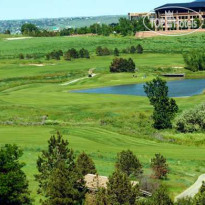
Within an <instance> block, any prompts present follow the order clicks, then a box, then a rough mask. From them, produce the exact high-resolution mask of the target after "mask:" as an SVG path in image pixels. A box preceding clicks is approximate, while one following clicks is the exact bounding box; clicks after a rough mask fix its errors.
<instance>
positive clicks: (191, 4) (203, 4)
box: [155, 0, 205, 10]
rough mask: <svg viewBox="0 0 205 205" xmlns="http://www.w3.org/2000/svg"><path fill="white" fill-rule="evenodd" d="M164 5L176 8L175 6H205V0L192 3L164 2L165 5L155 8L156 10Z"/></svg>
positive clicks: (192, 7) (191, 7) (193, 7)
mask: <svg viewBox="0 0 205 205" xmlns="http://www.w3.org/2000/svg"><path fill="white" fill-rule="evenodd" d="M163 7H168V8H170V9H171V8H175V7H184V8H189V9H195V8H205V0H196V1H193V2H190V3H172V4H164V5H163V6H160V7H157V8H155V10H160V9H161V8H163Z"/></svg>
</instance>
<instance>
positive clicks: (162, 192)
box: [148, 186, 174, 205]
mask: <svg viewBox="0 0 205 205" xmlns="http://www.w3.org/2000/svg"><path fill="white" fill-rule="evenodd" d="M148 204H149V205H173V204H174V203H173V202H172V200H171V198H170V197H169V195H168V193H167V189H166V188H165V187H164V186H160V187H159V189H157V190H156V191H155V193H154V194H153V196H152V198H151V199H150V201H149V203H148Z"/></svg>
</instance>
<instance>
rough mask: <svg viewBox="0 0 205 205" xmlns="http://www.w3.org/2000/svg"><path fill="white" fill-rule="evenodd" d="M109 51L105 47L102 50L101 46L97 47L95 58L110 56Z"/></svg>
mask: <svg viewBox="0 0 205 205" xmlns="http://www.w3.org/2000/svg"><path fill="white" fill-rule="evenodd" d="M111 53H112V52H111V51H110V50H109V49H108V48H107V47H105V48H102V47H101V46H98V47H97V48H96V55H97V56H108V55H111Z"/></svg>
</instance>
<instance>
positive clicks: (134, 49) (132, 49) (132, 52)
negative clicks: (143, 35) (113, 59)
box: [130, 46, 137, 54]
mask: <svg viewBox="0 0 205 205" xmlns="http://www.w3.org/2000/svg"><path fill="white" fill-rule="evenodd" d="M136 51H137V49H136V48H135V46H131V47H130V53H131V54H134V53H136Z"/></svg>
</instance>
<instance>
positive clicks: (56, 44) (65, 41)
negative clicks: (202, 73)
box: [0, 33, 205, 58]
mask: <svg viewBox="0 0 205 205" xmlns="http://www.w3.org/2000/svg"><path fill="white" fill-rule="evenodd" d="M138 44H141V45H142V46H143V47H144V49H145V52H154V53H182V52H183V51H187V50H190V49H196V48H204V44H205V34H203V33H197V34H192V35H188V36H181V37H154V38H147V39H135V38H134V37H114V36H113V37H104V36H93V37H50V38H48V37H46V38H32V39H25V40H16V41H7V40H4V39H3V38H1V41H0V58H13V57H15V56H18V54H19V53H23V54H31V53H32V54H34V53H35V54H42V55H44V54H46V53H48V52H50V51H52V50H54V49H55V50H59V49H62V50H63V51H67V50H68V49H69V48H76V49H80V48H82V47H84V48H86V49H88V50H89V51H90V52H92V53H94V52H95V49H96V47H97V46H106V47H108V48H109V49H114V48H115V47H117V48H119V49H123V48H126V47H128V46H131V45H138Z"/></svg>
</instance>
